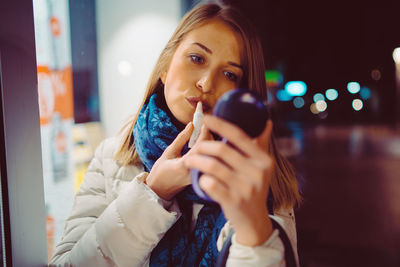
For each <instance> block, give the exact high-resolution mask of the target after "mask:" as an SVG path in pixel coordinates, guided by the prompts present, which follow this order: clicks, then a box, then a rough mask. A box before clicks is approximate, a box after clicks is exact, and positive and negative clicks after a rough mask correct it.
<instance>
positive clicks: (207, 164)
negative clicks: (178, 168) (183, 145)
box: [184, 154, 235, 185]
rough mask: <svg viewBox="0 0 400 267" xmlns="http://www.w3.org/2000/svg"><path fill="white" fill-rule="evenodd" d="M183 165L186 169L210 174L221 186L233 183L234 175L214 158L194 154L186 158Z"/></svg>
mask: <svg viewBox="0 0 400 267" xmlns="http://www.w3.org/2000/svg"><path fill="white" fill-rule="evenodd" d="M184 164H185V167H186V168H193V169H198V170H199V171H201V172H202V173H204V174H212V175H213V177H215V178H216V179H218V180H219V181H220V182H221V183H223V184H226V185H228V184H229V183H232V182H234V176H235V174H234V173H233V172H232V170H231V169H230V168H229V167H228V166H226V165H225V164H223V163H222V162H220V161H219V160H218V159H216V158H214V157H208V156H203V155H199V154H195V155H191V156H189V157H186V158H185V162H184Z"/></svg>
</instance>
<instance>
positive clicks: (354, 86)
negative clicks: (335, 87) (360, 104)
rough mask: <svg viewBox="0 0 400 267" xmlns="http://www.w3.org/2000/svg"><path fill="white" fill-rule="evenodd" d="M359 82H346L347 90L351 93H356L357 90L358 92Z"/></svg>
mask: <svg viewBox="0 0 400 267" xmlns="http://www.w3.org/2000/svg"><path fill="white" fill-rule="evenodd" d="M360 88H361V87H360V84H359V83H358V82H350V83H348V84H347V90H348V91H349V92H350V93H351V94H357V93H358V92H360Z"/></svg>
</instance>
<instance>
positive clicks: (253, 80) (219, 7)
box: [115, 4, 301, 210]
mask: <svg viewBox="0 0 400 267" xmlns="http://www.w3.org/2000/svg"><path fill="white" fill-rule="evenodd" d="M216 19H217V20H220V21H222V22H224V23H225V24H226V25H228V26H229V27H230V28H231V29H232V30H233V31H234V32H236V33H238V34H239V36H241V39H242V42H243V51H242V54H241V55H240V58H241V64H243V70H244V73H243V78H242V79H241V81H240V87H243V88H249V89H251V90H254V91H256V92H257V93H258V94H259V95H260V96H261V97H263V98H264V99H265V100H266V99H267V88H266V81H265V76H264V69H265V65H264V57H263V51H262V45H261V41H260V39H259V37H258V34H257V33H256V31H255V28H254V27H253V26H252V25H251V23H250V22H249V21H248V20H247V19H246V18H245V17H244V16H243V15H242V14H241V13H240V12H239V11H238V10H237V9H235V8H234V7H232V6H229V5H223V4H206V5H199V6H197V7H195V8H194V9H192V10H191V11H190V12H188V13H187V14H186V15H185V16H184V17H183V19H182V20H181V22H180V23H179V25H178V27H177V28H176V30H175V32H174V33H173V34H172V36H171V38H170V39H169V41H168V43H167V45H166V46H165V48H164V49H163V51H162V52H161V54H160V56H159V58H158V60H157V62H156V65H155V67H154V70H153V72H152V73H151V76H150V79H149V82H148V84H147V88H146V91H145V95H144V98H143V100H142V103H141V105H140V108H139V111H140V110H141V109H142V107H143V105H144V104H145V103H146V102H148V100H149V98H150V97H151V95H152V94H153V93H154V92H155V91H156V90H157V89H162V87H163V84H162V82H161V79H160V77H161V75H162V73H163V72H164V71H166V70H168V67H169V64H170V62H171V59H172V57H173V55H174V53H175V51H176V49H177V47H178V46H179V44H180V43H181V41H182V40H183V39H184V38H185V36H186V35H187V34H188V33H189V32H190V31H192V30H194V29H196V28H198V27H201V26H202V25H204V24H206V23H207V22H208V21H210V20H216ZM138 115H139V112H137V113H136V115H135V116H133V118H132V119H131V121H130V122H128V124H127V125H126V126H125V127H124V129H123V137H122V138H123V139H122V143H121V147H120V149H119V150H118V151H117V153H116V155H115V159H116V160H118V162H119V163H120V164H122V165H130V164H137V163H138V162H139V161H140V158H139V156H138V154H137V151H136V149H135V143H134V137H133V134H132V131H133V128H134V127H135V124H136V121H137V118H138ZM269 150H270V153H271V155H273V157H274V160H275V171H274V177H273V178H272V180H271V184H270V186H271V190H272V194H273V197H274V209H275V210H278V209H280V208H291V207H293V206H295V205H296V204H298V203H299V202H300V200H301V197H300V194H299V192H298V186H297V180H296V176H295V173H294V171H293V168H292V167H291V165H290V164H289V162H288V161H287V160H286V159H285V158H284V157H282V156H281V155H280V153H279V151H278V149H277V146H276V144H275V140H274V138H273V137H272V141H271V145H270V149H269Z"/></svg>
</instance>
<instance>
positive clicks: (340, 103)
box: [183, 0, 400, 124]
mask: <svg viewBox="0 0 400 267" xmlns="http://www.w3.org/2000/svg"><path fill="white" fill-rule="evenodd" d="M183 2H184V8H186V9H185V10H188V9H189V8H190V7H191V6H193V3H194V2H196V3H197V2H198V1H183ZM224 2H230V3H232V4H234V5H236V6H238V7H239V8H240V10H242V11H243V12H244V13H245V14H247V16H248V17H249V18H250V19H251V20H252V22H253V23H254V25H255V26H256V27H257V29H258V31H259V33H260V35H261V37H262V41H263V47H264V56H265V61H266V65H267V66H266V69H278V70H280V71H282V73H283V75H284V82H287V81H291V80H301V81H305V82H306V84H307V85H308V92H307V94H306V95H305V100H306V105H305V107H303V108H302V109H300V110H298V109H295V108H294V107H293V105H292V104H291V103H290V102H289V103H287V102H284V103H279V104H278V106H277V107H276V109H277V110H278V112H277V114H279V117H278V118H277V119H279V120H280V121H283V122H286V121H300V122H303V123H306V124H318V123H321V122H322V121H323V123H335V124H349V123H350V124H352V123H364V124H365V123H379V124H382V123H383V124H394V122H395V106H396V103H395V101H396V98H395V79H394V78H395V68H394V62H393V59H392V52H393V49H394V48H396V47H397V46H400V34H399V29H398V27H399V26H400V20H399V17H400V16H399V10H400V1H387V0H383V1H341V0H340V1H316V0H311V1H291V0H279V1H277V0H275V1H272V0H265V1H254V0H253V1H251V0H250V1H238V0H236V1H232V0H231V1H224ZM373 69H377V70H379V71H380V73H381V79H380V80H379V81H375V80H373V79H372V77H371V71H372V70H373ZM351 81H357V82H359V83H360V84H361V85H362V86H367V87H369V88H370V89H371V90H372V94H373V96H374V99H375V100H370V101H367V102H366V103H365V108H364V109H363V110H362V111H360V112H355V111H354V110H353V109H352V107H351V101H352V100H353V99H354V98H355V96H353V95H350V94H349V93H348V92H347V89H346V84H347V83H348V82H351ZM329 88H335V89H337V90H338V91H339V98H338V100H336V101H334V102H330V103H329V114H328V116H327V117H326V118H325V119H321V118H319V117H318V116H316V115H314V114H312V113H311V112H310V110H309V108H308V106H309V105H310V104H311V103H312V101H313V100H312V96H313V94H315V93H317V92H321V93H324V92H325V90H326V89H329ZM371 101H377V102H378V106H377V107H376V108H375V109H374V108H373V107H372V106H371V103H369V102H371ZM307 104H308V105H307Z"/></svg>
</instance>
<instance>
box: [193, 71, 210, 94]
mask: <svg viewBox="0 0 400 267" xmlns="http://www.w3.org/2000/svg"><path fill="white" fill-rule="evenodd" d="M196 87H197V88H198V89H199V90H201V91H202V92H203V93H210V92H211V91H212V87H213V77H212V74H211V73H209V72H207V73H204V74H203V75H202V76H201V77H200V78H199V79H198V80H197V82H196Z"/></svg>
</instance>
